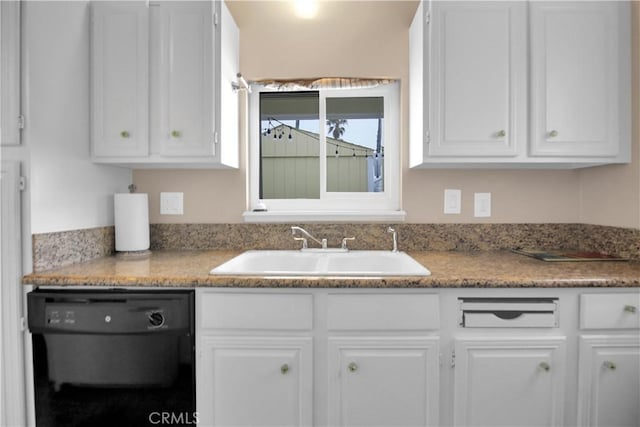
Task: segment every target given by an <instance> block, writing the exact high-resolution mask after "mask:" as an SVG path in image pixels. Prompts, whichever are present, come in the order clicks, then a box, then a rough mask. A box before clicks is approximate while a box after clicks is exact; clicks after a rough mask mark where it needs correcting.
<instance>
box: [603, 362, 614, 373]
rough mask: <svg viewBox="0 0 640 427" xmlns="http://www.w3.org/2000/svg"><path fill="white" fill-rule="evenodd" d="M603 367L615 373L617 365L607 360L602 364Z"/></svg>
mask: <svg viewBox="0 0 640 427" xmlns="http://www.w3.org/2000/svg"><path fill="white" fill-rule="evenodd" d="M602 367H603V368H605V369H609V370H610V371H614V370H615V369H616V364H615V363H613V362H610V361H608V360H606V361H604V362H602Z"/></svg>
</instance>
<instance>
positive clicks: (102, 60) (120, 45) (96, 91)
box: [91, 1, 149, 157]
mask: <svg viewBox="0 0 640 427" xmlns="http://www.w3.org/2000/svg"><path fill="white" fill-rule="evenodd" d="M91 6H92V21H93V22H92V34H91V36H92V39H91V71H92V82H91V89H92V91H91V98H92V100H91V105H92V112H91V116H92V145H93V155H94V156H96V157H128V156H146V155H147V154H148V152H149V138H148V127H149V114H148V102H149V98H148V94H149V88H148V84H149V82H148V60H149V57H148V41H149V28H148V24H149V20H148V10H147V7H146V4H145V2H144V1H132V2H107V1H104V2H102V1H99V2H92V4H91Z"/></svg>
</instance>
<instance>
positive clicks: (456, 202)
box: [444, 189, 462, 214]
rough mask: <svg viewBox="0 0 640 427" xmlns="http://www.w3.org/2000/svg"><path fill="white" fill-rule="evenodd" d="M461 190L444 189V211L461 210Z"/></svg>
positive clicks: (456, 212)
mask: <svg viewBox="0 0 640 427" xmlns="http://www.w3.org/2000/svg"><path fill="white" fill-rule="evenodd" d="M461 205H462V190H452V189H445V190H444V213H445V214H459V213H460V212H461V210H462V207H461Z"/></svg>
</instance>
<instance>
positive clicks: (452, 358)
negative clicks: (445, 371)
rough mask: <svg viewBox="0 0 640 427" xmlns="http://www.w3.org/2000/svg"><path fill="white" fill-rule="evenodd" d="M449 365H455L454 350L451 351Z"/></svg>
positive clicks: (453, 366)
mask: <svg viewBox="0 0 640 427" xmlns="http://www.w3.org/2000/svg"><path fill="white" fill-rule="evenodd" d="M451 367H452V368H455V367H456V351H455V350H452V351H451Z"/></svg>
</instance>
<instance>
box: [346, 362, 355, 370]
mask: <svg viewBox="0 0 640 427" xmlns="http://www.w3.org/2000/svg"><path fill="white" fill-rule="evenodd" d="M347 369H348V370H349V372H355V371H357V370H358V365H356V363H355V362H351V363H349V365H347Z"/></svg>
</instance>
